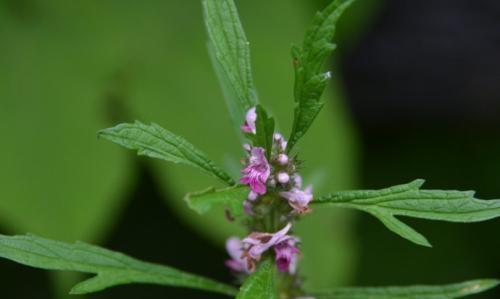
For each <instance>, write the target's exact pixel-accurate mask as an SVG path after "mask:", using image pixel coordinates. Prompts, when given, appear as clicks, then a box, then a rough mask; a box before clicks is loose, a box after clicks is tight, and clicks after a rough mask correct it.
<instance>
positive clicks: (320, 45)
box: [287, 0, 353, 151]
mask: <svg viewBox="0 0 500 299" xmlns="http://www.w3.org/2000/svg"><path fill="white" fill-rule="evenodd" d="M352 2H353V0H335V1H333V2H332V3H331V4H330V5H328V6H327V7H326V8H325V9H324V10H323V11H320V12H318V13H317V14H316V16H315V18H314V19H313V21H312V24H311V25H310V27H309V28H308V30H307V32H306V35H305V38H304V42H303V44H302V47H297V46H294V47H293V48H292V58H293V64H294V68H295V87H294V97H295V103H296V104H295V105H296V106H295V111H294V120H293V127H292V133H291V135H290V138H289V140H288V148H287V150H288V151H291V150H292V148H293V146H294V145H295V144H296V143H297V141H298V140H299V139H300V138H301V137H302V136H303V135H304V134H305V133H306V132H307V130H308V129H309V127H310V126H311V125H312V123H313V121H314V119H315V118H316V116H317V115H318V113H319V112H320V111H321V108H323V105H324V102H323V101H321V95H322V94H323V92H324V90H325V88H326V84H327V82H328V79H330V77H331V76H330V72H326V73H325V72H323V70H322V67H323V65H324V64H325V61H326V60H327V58H328V56H329V55H330V54H331V52H332V51H333V50H334V49H335V45H334V44H332V43H331V40H332V38H333V35H334V34H335V28H336V23H337V21H338V19H339V18H340V16H341V15H342V13H343V12H344V10H345V9H346V8H347V7H348V6H349V5H350V4H351V3H352Z"/></svg>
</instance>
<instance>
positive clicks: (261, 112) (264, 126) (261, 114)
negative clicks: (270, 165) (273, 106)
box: [254, 105, 274, 159]
mask: <svg viewBox="0 0 500 299" xmlns="http://www.w3.org/2000/svg"><path fill="white" fill-rule="evenodd" d="M256 112H257V120H256V121H255V127H256V134H255V142H254V145H255V146H260V147H263V148H264V149H265V150H266V157H267V158H268V159H269V158H270V155H271V150H272V148H273V134H274V119H273V118H272V117H269V116H268V115H267V112H266V110H265V109H264V108H263V107H262V106H261V105H257V109H256Z"/></svg>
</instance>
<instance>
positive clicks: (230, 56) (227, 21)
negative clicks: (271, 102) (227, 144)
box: [203, 0, 258, 128]
mask: <svg viewBox="0 0 500 299" xmlns="http://www.w3.org/2000/svg"><path fill="white" fill-rule="evenodd" d="M203 8H204V16H205V25H206V28H207V31H208V36H209V49H210V51H211V52H212V53H211V54H212V56H213V58H215V61H214V67H215V69H216V71H217V74H218V77H219V80H220V81H221V84H222V86H223V87H224V88H223V89H226V90H225V94H224V95H225V96H226V97H231V98H227V99H226V101H227V104H228V106H229V111H230V113H231V117H232V119H233V122H234V125H235V126H236V127H237V128H239V127H240V126H241V125H242V124H243V119H244V116H245V113H246V111H247V110H248V109H250V108H251V107H254V106H255V105H256V104H257V102H258V101H257V92H256V90H255V87H254V84H253V79H252V71H251V66H250V47H249V43H248V40H247V38H246V36H245V32H244V31H243V27H242V25H241V22H240V19H239V17H238V12H237V10H236V5H235V4H234V1H233V0H204V1H203ZM228 88H229V89H228Z"/></svg>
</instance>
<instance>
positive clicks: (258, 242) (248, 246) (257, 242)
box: [242, 223, 296, 271]
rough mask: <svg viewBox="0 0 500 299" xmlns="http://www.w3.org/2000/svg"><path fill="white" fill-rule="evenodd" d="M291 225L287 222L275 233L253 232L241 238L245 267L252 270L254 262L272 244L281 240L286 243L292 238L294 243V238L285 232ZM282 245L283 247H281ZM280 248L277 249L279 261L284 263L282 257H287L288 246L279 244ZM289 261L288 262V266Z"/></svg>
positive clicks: (279, 242)
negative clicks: (245, 261)
mask: <svg viewBox="0 0 500 299" xmlns="http://www.w3.org/2000/svg"><path fill="white" fill-rule="evenodd" d="M291 227H292V224H291V223H288V224H287V225H286V226H285V227H284V228H282V229H281V230H279V231H277V232H276V233H274V234H273V233H262V232H253V233H251V234H250V235H249V236H248V237H246V238H245V239H243V241H242V243H243V246H244V249H243V255H242V256H243V258H245V259H246V260H247V269H249V270H250V271H253V270H254V269H255V262H258V261H259V260H260V257H261V256H262V254H263V253H264V252H266V251H267V250H268V249H270V248H271V247H273V246H277V245H280V246H281V243H283V242H286V243H288V241H290V240H294V241H293V243H291V244H295V240H296V239H295V238H294V237H292V236H288V235H287V233H288V231H289V230H290V228H291ZM281 247H283V248H281ZM281 247H280V249H278V252H279V253H280V259H281V261H280V263H281V264H282V265H284V264H285V263H286V262H285V260H284V257H285V255H286V257H288V255H287V254H288V252H287V250H288V248H287V246H286V245H283V246H281ZM289 265H290V263H288V266H289Z"/></svg>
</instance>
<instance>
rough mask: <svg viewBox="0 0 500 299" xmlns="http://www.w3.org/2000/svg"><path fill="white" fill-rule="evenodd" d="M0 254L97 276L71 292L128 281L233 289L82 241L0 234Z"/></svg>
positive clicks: (230, 291) (37, 265) (43, 266)
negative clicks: (70, 241) (72, 242)
mask: <svg viewBox="0 0 500 299" xmlns="http://www.w3.org/2000/svg"><path fill="white" fill-rule="evenodd" d="M0 257H3V258H6V259H9V260H12V261H14V262H17V263H20V264H23V265H27V266H31V267H35V268H41V269H46V270H63V271H76V272H83V273H92V274H96V276H94V277H92V278H90V279H88V280H85V281H83V282H81V283H79V284H77V285H76V286H75V287H73V289H72V290H71V294H86V293H92V292H97V291H101V290H103V289H106V288H109V287H112V286H116V285H122V284H130V283H147V284H159V285H168V286H174V287H185V288H193V289H200V290H205V291H211V292H216V293H221V294H226V295H234V294H235V293H236V290H235V289H234V288H233V287H231V286H228V285H225V284H223V283H219V282H216V281H214V280H211V279H208V278H204V277H201V276H197V275H194V274H190V273H187V272H184V271H180V270H177V269H174V268H171V267H167V266H161V265H156V264H152V263H147V262H142V261H139V260H136V259H134V258H131V257H129V256H126V255H124V254H122V253H119V252H113V251H110V250H107V249H104V248H100V247H97V246H92V245H88V244H85V243H82V242H76V243H74V244H68V243H63V242H59V241H53V240H48V239H44V238H40V237H36V236H32V235H28V236H4V235H0Z"/></svg>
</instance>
